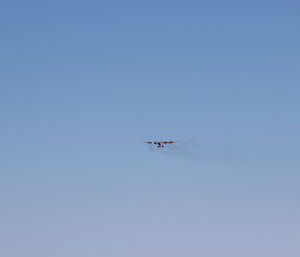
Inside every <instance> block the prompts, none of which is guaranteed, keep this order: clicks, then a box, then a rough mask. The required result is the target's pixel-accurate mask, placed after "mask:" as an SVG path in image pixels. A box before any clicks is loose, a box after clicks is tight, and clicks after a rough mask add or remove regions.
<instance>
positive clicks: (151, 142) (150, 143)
mask: <svg viewBox="0 0 300 257" xmlns="http://www.w3.org/2000/svg"><path fill="white" fill-rule="evenodd" d="M177 142H178V141H172V140H169V141H148V142H144V143H146V144H149V145H156V146H157V147H158V148H160V147H164V146H165V145H168V144H174V143H177Z"/></svg>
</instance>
